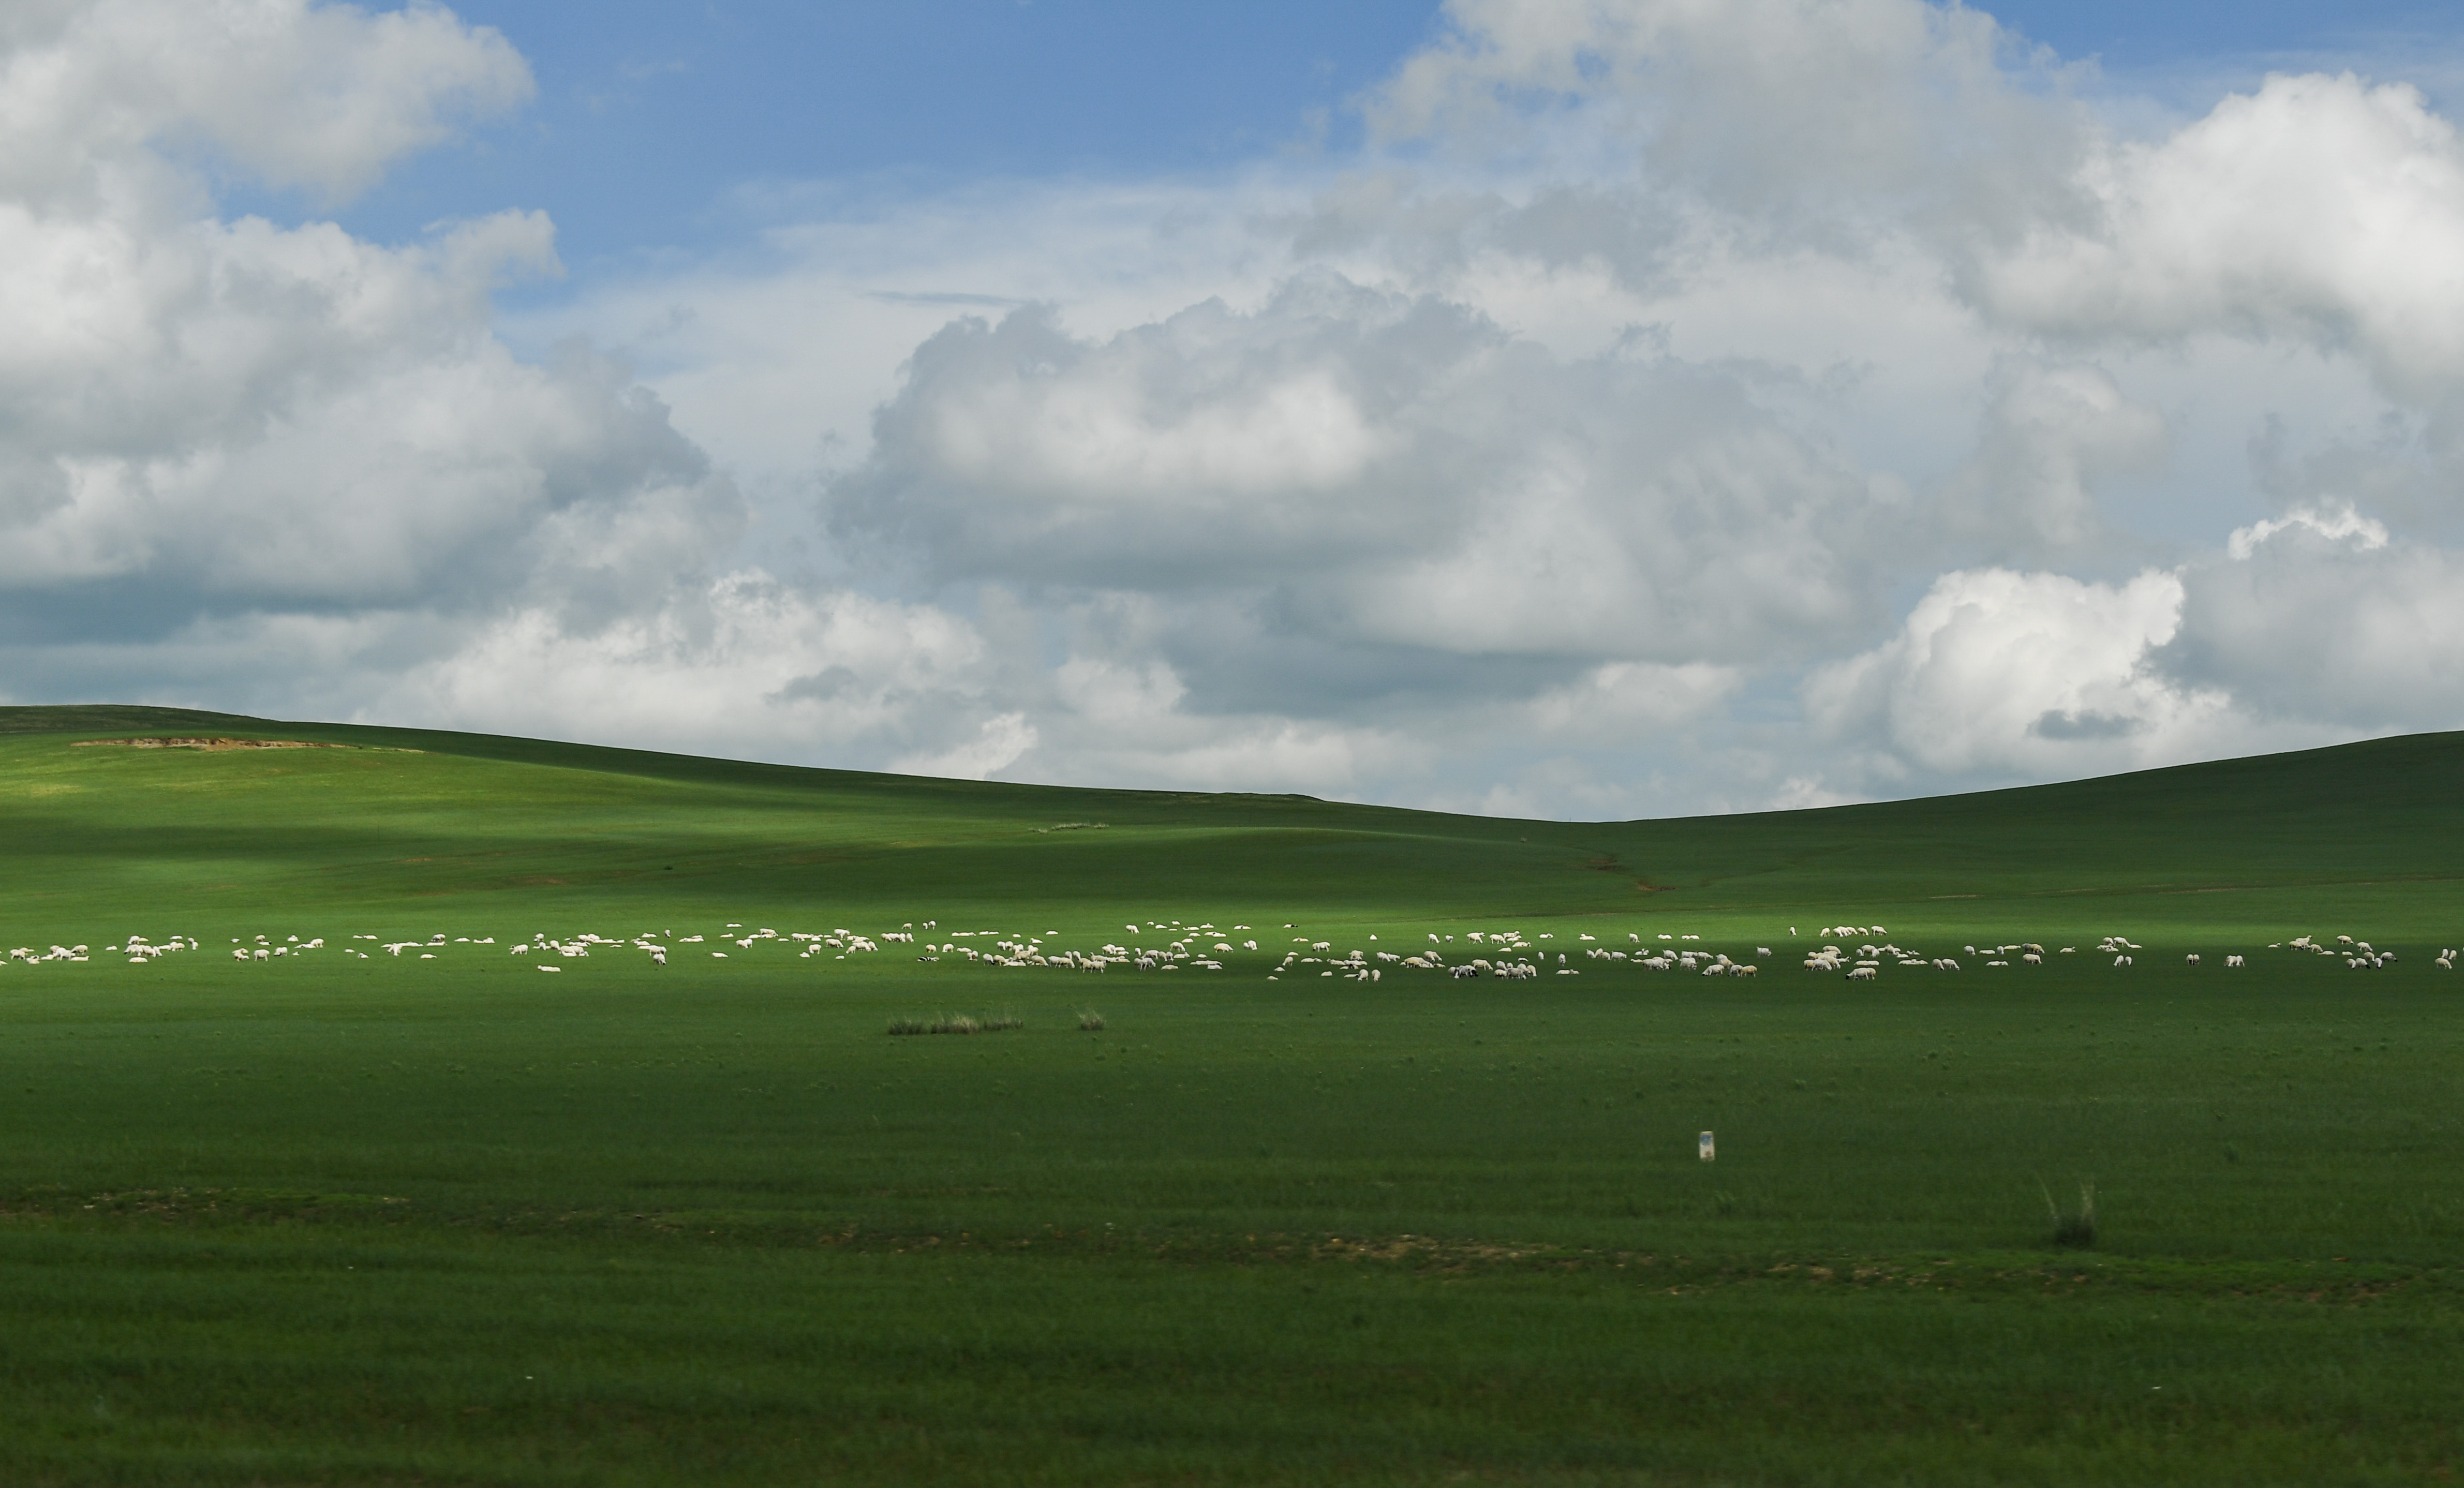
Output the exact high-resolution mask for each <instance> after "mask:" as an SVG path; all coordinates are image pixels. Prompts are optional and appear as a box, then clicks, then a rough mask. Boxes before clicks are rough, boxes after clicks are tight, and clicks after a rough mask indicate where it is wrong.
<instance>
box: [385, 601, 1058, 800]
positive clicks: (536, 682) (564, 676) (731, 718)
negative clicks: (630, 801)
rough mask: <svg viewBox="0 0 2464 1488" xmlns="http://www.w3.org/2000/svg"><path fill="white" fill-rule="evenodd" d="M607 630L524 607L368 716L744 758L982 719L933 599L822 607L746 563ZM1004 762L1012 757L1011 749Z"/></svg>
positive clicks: (966, 661) (894, 740)
mask: <svg viewBox="0 0 2464 1488" xmlns="http://www.w3.org/2000/svg"><path fill="white" fill-rule="evenodd" d="M657 593H658V599H659V602H657V603H656V604H655V605H654V606H652V607H642V606H636V608H635V609H634V610H633V611H632V612H629V613H626V614H623V615H620V616H618V617H617V618H615V619H613V620H610V621H608V622H606V623H605V624H597V625H579V626H578V625H575V624H572V623H571V622H570V620H569V619H568V618H567V617H565V616H563V615H561V614H560V613H559V612H558V611H557V610H555V609H552V608H549V607H546V606H525V607H522V608H518V609H515V610H513V611H511V612H508V613H505V614H502V615H499V616H495V617H491V618H490V619H489V620H488V621H486V622H485V623H484V624H478V625H474V626H473V628H472V630H471V632H470V633H469V634H468V635H467V637H466V638H465V639H464V640H463V641H462V643H461V644H460V645H458V646H454V647H452V648H451V649H450V650H447V651H444V652H443V653H442V654H438V655H435V656H432V657H430V658H429V659H426V660H423V661H422V662H420V663H419V664H418V665H417V666H414V667H409V668H407V670H405V671H404V672H403V673H402V674H401V676H400V677H399V678H398V679H397V680H396V681H395V682H394V683H393V684H392V685H391V686H390V687H389V688H387V689H385V691H384V692H383V693H381V694H380V695H378V696H377V697H375V698H374V699H372V700H371V701H370V702H369V703H368V704H367V705H366V707H365V709H364V711H368V712H371V713H374V714H377V715H381V716H390V717H409V718H420V719H432V720H435V721H437V722H438V723H439V724H442V725H444V726H447V727H463V728H474V729H484V730H490V731H511V732H515V733H533V734H539V735H545V736H549V737H558V738H581V739H588V740H595V741H601V742H624V743H630V744H636V745H641V746H645V747H650V748H666V749H675V750H684V751H691V752H715V753H721V754H729V755H738V756H747V755H749V756H753V757H764V756H767V757H777V756H779V755H797V756H803V757H810V756H811V755H812V754H813V752H814V751H815V750H816V749H820V750H825V751H827V750H842V751H861V752H864V753H866V754H869V755H874V756H875V757H878V756H879V755H881V754H883V753H885V752H890V751H899V750H903V749H912V748H913V745H914V743H915V742H916V741H917V739H918V738H919V736H920V737H922V738H926V739H930V738H934V737H936V736H938V735H939V734H941V733H949V732H956V731H957V730H958V729H962V728H965V727H967V726H969V725H971V724H972V723H973V718H972V716H968V715H967V714H966V711H965V708H964V700H965V699H967V698H968V697H970V696H971V695H974V694H978V693H979V692H980V691H981V689H982V686H983V680H984V679H983V677H982V674H981V671H982V663H983V660H984V648H983V646H982V643H981V641H980V639H979V637H978V635H977V633H976V631H975V629H974V627H972V626H971V625H969V624H966V623H964V622H963V621H961V620H958V619H957V618H956V617H953V616H950V615H947V614H944V613H942V612H940V611H937V610H935V609H933V608H930V607H926V606H915V605H900V604H893V603H886V602H880V601H876V600H870V599H867V598H865V597H863V596H860V595H854V594H847V593H839V594H833V595H826V596H814V595H811V594H807V593H802V592H799V591H797V590H796V589H794V588H792V587H790V586H787V585H784V584H781V583H780V582H779V581H778V580H775V579H773V578H771V577H770V576H769V575H767V574H763V573H761V572H759V571H758V570H748V571H742V572H737V573H734V574H729V575H727V576H724V577H722V578H720V579H718V580H715V581H713V582H711V583H709V584H707V585H705V586H701V587H697V588H686V587H682V586H676V587H672V588H667V589H663V590H660V591H657ZM1032 740H1033V731H1032V730H1031V729H1029V728H1026V727H1025V726H1024V724H1023V720H1022V719H1021V718H1020V717H1019V716H1018V715H1016V714H1008V715H1003V716H1001V717H997V718H995V719H993V720H991V721H990V723H989V724H988V725H987V726H986V727H985V728H984V730H983V733H982V738H981V741H980V742H979V743H977V744H976V745H975V746H974V747H973V748H972V750H971V751H961V752H958V753H957V754H955V755H948V756H943V757H941V758H940V759H939V763H941V764H942V765H943V766H944V768H943V769H940V770H936V771H932V772H928V773H936V774H953V775H970V776H976V777H981V776H983V775H985V774H988V773H989V772H991V771H993V770H997V769H999V768H1001V766H1002V765H1004V764H1007V763H1008V762H1009V761H1010V760H1011V759H1014V758H1016V757H1017V755H1019V754H1020V753H1021V752H1023V748H1024V747H1025V744H1027V743H1031V742H1032ZM1004 750H1005V751H1006V753H1003V751H1004Z"/></svg>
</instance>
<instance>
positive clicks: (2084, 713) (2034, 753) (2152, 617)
mask: <svg viewBox="0 0 2464 1488" xmlns="http://www.w3.org/2000/svg"><path fill="white" fill-rule="evenodd" d="M2181 608H2182V583H2181V580H2179V579H2177V578H2175V577H2174V576H2173V575H2171V574H2167V573H2144V574H2141V575H2139V576H2138V577H2136V578H2134V579H2132V580H2128V581H2127V582H2124V583H2121V584H2099V583H2083V582H2081V581H2079V580H2076V579H2069V578H2065V577H2063V576H2062V575H2059V574H2042V573H2038V574H2025V573H2016V572H2013V571H2011V570H2009V569H1981V570H1973V571H1965V572H1958V573H1950V574H1946V575H1944V576H1943V577H1942V578H1940V579H1939V580H1935V581H1934V584H1933V587H1932V588H1931V589H1930V590H1928V591H1927V592H1926V594H1925V598H1924V599H1922V600H1920V601H1918V602H1917V605H1916V607H1915V609H1914V610H1912V611H1911V612H1910V613H1909V615H1908V618H1907V622H1906V624H1904V625H1903V626H1902V627H1901V630H1900V633H1899V634H1898V635H1896V636H1894V637H1892V638H1891V639H1890V640H1888V641H1886V642H1884V643H1883V644H1882V645H1881V646H1877V647H1875V648H1874V649H1873V650H1870V651H1867V652H1864V653H1863V654H1861V655H1859V656H1856V657H1852V658H1850V659H1848V660H1846V661H1843V662H1838V663H1835V664H1833V665H1830V666H1827V667H1822V668H1820V669H1818V670H1816V671H1815V672H1814V673H1813V674H1812V676H1810V677H1809V678H1808V680H1807V683H1806V689H1805V690H1806V706H1807V711H1808V712H1809V713H1810V714H1811V715H1812V716H1813V718H1814V720H1815V723H1816V725H1817V726H1818V727H1820V728H1822V729H1824V730H1826V731H1827V732H1829V733H1831V734H1832V735H1833V736H1834V737H1835V738H1837V739H1839V740H1841V741H1842V742H1846V743H1850V744H1855V743H1859V742H1865V741H1869V740H1870V741H1871V742H1872V743H1873V744H1874V745H1875V746H1877V747H1879V748H1881V749H1883V750H1886V751H1888V752H1889V753H1890V754H1891V755H1895V756H1897V757H1898V758H1900V759H1902V760H1904V761H1907V762H1908V763H1910V764H1913V765H1915V766H1917V767H1919V768H1921V769H1923V770H1925V771H1930V772H1936V773H1939V774H1943V775H1949V776H1979V775H2004V776H2014V777H2029V776H2036V777H2044V776H2057V777H2058V776H2074V775H2090V774H2095V773H2098V772H2099V771H2103V770H2118V769H2130V768H2136V767H2140V766H2143V765H2147V764H2156V763H2170V762H2173V761H2175V760H2178V759H2181V758H2185V757H2189V756H2190V755H2194V754H2196V753H2197V752H2198V750H2199V748H2200V747H2201V745H2202V744H2204V743H2206V742H2207V741H2208V736H2209V734H2210V733H2211V731H2213V730H2214V729H2215V728H2216V726H2217V724H2218V723H2219V721H2220V719H2221V715H2222V714H2223V713H2224V711H2225V710H2226V708H2227V707H2228V700H2227V699H2226V698H2225V697H2224V696H2222V695H2221V694H2211V693H2199V692H2191V691H2186V690H2183V689H2178V688H2176V687H2174V686H2173V685H2172V684H2170V683H2169V682H2167V681H2166V680H2165V679H2163V678H2161V677H2158V676H2156V675H2154V674H2153V673H2152V672H2151V671H2150V669H2149V668H2148V667H2147V665H2146V661H2147V657H2148V653H2149V651H2150V650H2151V649H2152V648H2154V647H2157V646H2163V645H2164V644H2165V643H2167V641H2170V640H2171V639H2172V638H2173V635H2174V632H2175V631H2176V630H2177V629H2178V628H2179V626H2180V624H2181Z"/></svg>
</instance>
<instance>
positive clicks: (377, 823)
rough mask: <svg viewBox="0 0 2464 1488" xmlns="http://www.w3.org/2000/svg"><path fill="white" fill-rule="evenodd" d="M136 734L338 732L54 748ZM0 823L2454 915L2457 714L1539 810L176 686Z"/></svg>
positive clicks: (354, 855) (323, 891)
mask: <svg viewBox="0 0 2464 1488" xmlns="http://www.w3.org/2000/svg"><path fill="white" fill-rule="evenodd" d="M147 734H154V735H165V734H181V735H205V734H213V735H231V736H254V737H263V738H286V739H299V740H308V741H319V742H331V743H342V744H353V745H359V746H362V748H361V749H357V750H313V751H312V750H291V751H275V750H249V751H231V752H226V753H210V754H209V753H206V752H189V751H174V750H131V749H113V748H73V747H71V746H72V742H73V741H74V740H76V739H79V738H86V739H93V738H107V737H132V736H141V735H147ZM404 751H418V752H419V753H416V754H412V753H403V752H404ZM0 829H5V831H6V836H7V840H8V842H9V843H10V846H11V851H10V852H9V853H8V854H7V855H5V857H0V895H6V896H8V897H7V898H6V899H5V900H0V915H5V914H8V913H10V912H11V911H10V910H9V909H8V908H6V907H5V906H6V905H8V904H12V903H15V902H18V901H35V902H41V903H44V904H47V905H48V904H57V903H60V902H62V901H71V900H77V899H78V898H79V897H80V896H83V898H84V899H85V900H86V901H88V902H91V903H93V904H96V905H98V906H116V905H131V906H134V905H137V904H153V903H161V902H164V901H165V899H172V900H178V901H181V902H194V903H237V902H241V901H247V900H256V899H262V898H263V897H264V896H266V895H269V894H274V895H280V896H284V897H286V898H288V899H293V900H297V901H299V902H303V903H305V902H312V901H321V902H342V903H353V904H375V903H387V902H394V903H399V902H405V901H429V900H434V899H436V898H438V897H440V896H445V897H452V898H458V899H475V900H483V901H484V900H491V899H499V898H502V899H505V900H506V901H507V902H514V901H520V902H524V903H528V902H532V901H537V900H541V899H544V900H548V901H555V902H562V903H566V904H569V905H571V906H573V907H576V908H580V907H583V906H585V905H592V906H602V907H609V908H612V907H614V906H617V905H624V904H638V903H639V902H641V901H643V900H645V899H650V900H654V901H657V902H661V903H667V902H673V901H676V900H678V899H692V900H697V901H699V900H707V901H711V902H714V903H727V904H741V905H744V906H747V907H751V906H755V905H760V906H787V905H847V906H854V905H880V906H885V907H890V908H896V907H899V906H923V905H957V904H973V905H982V906H992V905H1036V906H1048V907H1050V910H1051V912H1055V913H1061V912H1073V911H1074V910H1075V909H1084V910H1086V911H1087V912H1090V913H1100V914H1104V915H1110V914H1111V913H1112V912H1113V908H1115V907H1116V906H1121V905H1131V904H1136V905H1142V906H1147V907H1150V908H1154V907H1156V906H1158V905H1183V906H1185V907H1186V908H1191V909H1196V910H1199V911H1200V912H1203V913H1207V914H1214V913H1217V912H1218V911H1219V910H1220V911H1224V912H1230V911H1231V910H1232V909H1233V908H1236V907H1241V908H1242V910H1243V912H1247V913H1254V914H1256V915H1258V916H1260V917H1265V916H1267V915H1269V914H1278V913H1279V914H1281V915H1282V917H1284V918H1291V917H1294V916H1297V915H1302V914H1314V915H1326V914H1353V915H1372V916H1374V915H1378V914H1384V913H1391V912H1395V911H1397V910H1400V909H1409V910H1411V911H1413V912H1416V913H1431V914H1459V915H1471V916H1478V915H1521V916H1529V915H1544V914H1586V915H1611V916H1619V917H1627V918H1631V917H1634V916H1648V917H1654V918H1668V917H1684V916H1689V915H1691V916H1701V915H1714V916H1724V915H1725V916H1733V915H1746V916H1749V917H1752V918H1754V919H1755V921H1756V922H1757V923H1760V921H1761V920H1762V919H1764V918H1768V917H1770V916H1771V915H1774V914H1776V915H1780V916H1783V917H1803V918H1813V919H1816V920H1822V919H1832V918H1837V919H1840V920H1848V921H1851V922H1854V921H1857V920H1859V919H1860V918H1861V919H1867V920H1870V919H1875V918H1880V917H1881V915H1883V914H1885V913H1891V914H1897V915H1898V916H1900V917H1901V918H1903V919H1906V918H1908V917H1909V916H1911V915H1914V916H1917V917H1918V918H1920V919H1923V920H1935V919H1939V920H1942V921H1944V922H1946V923H1948V924H1953V925H1956V924H1959V923H1965V922H1970V921H1975V920H1977V919H1979V918H1994V919H1997V920H2010V919H2013V918H2016V919H2020V920H2026V921H2027V922H2028V923H2030V924H2032V925H2033V924H2036V923H2037V922H2040V921H2041V922H2044V923H2045V924H2046V926H2047V927H2048V928H2047V929H2045V930H2044V932H2045V933H2053V932H2054V931H2053V930H2052V929H2050V925H2051V924H2052V923H2054V922H2055V921H2059V922H2060V923H2065V924H2068V923H2078V924H2080V925H2093V924H2096V923H2101V922H2100V921H2099V919H2098V917H2099V916H2106V917H2111V916H2116V915H2128V916H2137V917H2145V916H2155V917H2157V918H2159V919H2167V920H2172V919H2213V918H2215V917H2217V916H2220V915H2221V916H2227V917H2236V916H2237V917H2239V922H2241V923H2247V924H2249V925H2251V926H2253V927H2259V928H2263V927H2264V926H2266V925H2269V924H2275V923H2277V922H2278V921H2280V920H2284V919H2286V918H2287V917H2291V916H2301V915H2310V914H2313V913H2314V912H2316V913H2325V912H2328V911H2330V910H2332V911H2333V912H2334V913H2337V914H2343V915H2347V916H2349V915H2351V914H2355V913H2362V912H2364V911H2367V912H2370V913H2377V914H2381V915H2392V916H2396V917H2398V918H2400V919H2402V920H2403V921H2404V922H2405V923H2406V924H2408V925H2410V924H2415V923H2418V924H2419V925H2421V926H2423V927H2424V928H2425V929H2427V928H2428V927H2430V926H2432V925H2438V924H2446V923H2454V924H2456V925H2457V926H2459V928H2464V898H2459V894H2458V889H2459V876H2458V871H2457V869H2456V868H2455V866H2454V864H2455V863H2456V862H2457V861H2458V857H2459V855H2458V853H2457V850H2456V846H2455V844H2456V843H2457V842H2458V841H2459V840H2464V839H2459V835H2458V834H2459V831H2464V734H2458V733H2437V734H2418V735H2411V736H2407V737H2402V738H2393V739H2382V740H2374V741H2370V742H2366V743H2361V744H2351V745H2344V746H2342V747H2339V748H2334V749H2323V750H2312V751H2307V752H2302V753H2299V754H2288V755H2267V756H2260V757H2257V758H2250V759H2236V760H2226V761H2220V762H2216V763H2212V764H2202V765H2187V766H2181V767H2178V768H2174V769H2167V770H2153V771H2144V772H2139V773H2136V774H2130V775H2123V776H2114V777H2105V778H2102V779H2095V780H2085V781H2077V782H2070V783H2064V784H2057V785H2043V786H2032V787H2027V788H2024V789H2017V790H2006V791H1994V792H1986V793H1980V794H1975V795H1967V796H1953V797H1942V798H1936V799H1923V800H1911V801H1894V802H1883V803H1877V804H1871V805H1860V806H1842V807H1832V808H1827V809H1822V810H1815V811H1793V812H1771V813H1762V814H1753V815H1741V816H1729V817H1702V818H1688V819H1680V820H1670V821H1627V822H1550V821H1509V820H1503V819H1495V818H1485V817H1465V816H1453V815H1446V814H1442V813H1435V812H1421V811H1409V810H1402V809H1398V808H1390V807H1378V806H1359V805H1348V804H1343V803H1339V802H1330V801H1322V800H1316V799H1310V798H1308V797H1299V796H1257V795H1239V794H1203V793H1190V792H1166V791H1110V790H1085V789H1071V788H1065V787H1055V786H1033V785H1012V784H1003V783H997V782H980V781H963V780H939V779H929V778H923V777H910V776H890V775H871V774H864V773H858V772H851V771H837V770H813V769H801V768H795V767H789V766H778V765H759V764H745V763H739V762H735V761H727V760H715V759H705V758H699V757H695V756H690V755H662V754H656V753H651V752H647V751H638V750H619V749H606V748H600V747H595V746H588V745H577V744H560V743H553V742H547V741H541V740H536V739H520V738H507V737H498V736H493V735H484V734H470V733H445V732H440V731H429V730H403V729H378V728H363V727H357V726H349V725H336V724H318V723H293V722H280V721H275V720H269V719H260V718H249V717H244V716H239V715H232V714H221V713H209V712H197V711H182V710H162V709H140V708H122V707H105V706H91V707H68V708H11V709H0ZM45 912H46V913H48V912H50V910H48V909H46V911H45ZM747 912H751V911H750V908H748V911H747ZM850 912H851V911H850ZM2300 923H2304V924H2307V923H2308V921H2307V920H2303V921H2301V922H2300Z"/></svg>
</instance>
